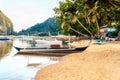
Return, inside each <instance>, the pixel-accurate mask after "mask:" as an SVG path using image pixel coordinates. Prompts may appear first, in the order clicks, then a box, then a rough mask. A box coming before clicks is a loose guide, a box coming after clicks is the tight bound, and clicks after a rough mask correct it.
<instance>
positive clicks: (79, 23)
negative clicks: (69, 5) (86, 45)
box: [77, 18, 93, 37]
mask: <svg viewBox="0 0 120 80" xmlns="http://www.w3.org/2000/svg"><path fill="white" fill-rule="evenodd" d="M77 22H78V23H79V24H80V25H81V27H82V28H84V29H85V30H86V31H87V32H88V33H89V34H90V35H91V37H93V34H92V33H91V32H90V31H89V30H88V29H87V28H86V27H85V26H84V25H83V24H82V23H81V22H80V21H79V20H78V18H77Z"/></svg>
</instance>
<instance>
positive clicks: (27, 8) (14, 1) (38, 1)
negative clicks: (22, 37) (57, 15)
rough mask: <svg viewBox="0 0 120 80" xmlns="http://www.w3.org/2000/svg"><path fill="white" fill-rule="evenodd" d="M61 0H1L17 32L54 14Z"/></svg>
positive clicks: (4, 10) (2, 6) (3, 8)
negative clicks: (54, 9)
mask: <svg viewBox="0 0 120 80" xmlns="http://www.w3.org/2000/svg"><path fill="white" fill-rule="evenodd" d="M59 1H60V0H0V10H1V11H2V12H3V13H4V14H5V15H6V16H7V17H9V18H10V19H11V20H12V22H13V25H14V30H15V31H16V32H18V31H20V30H22V29H27V28H29V27H31V26H33V25H35V24H37V23H42V22H44V21H45V20H47V19H48V18H50V17H53V16H54V11H53V8H55V7H58V6H59Z"/></svg>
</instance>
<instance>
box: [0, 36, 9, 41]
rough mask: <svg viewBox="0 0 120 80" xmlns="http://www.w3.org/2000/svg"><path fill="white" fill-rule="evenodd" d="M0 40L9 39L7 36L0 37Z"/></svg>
mask: <svg viewBox="0 0 120 80" xmlns="http://www.w3.org/2000/svg"><path fill="white" fill-rule="evenodd" d="M0 40H3V41H4V40H10V39H9V38H7V37H0Z"/></svg>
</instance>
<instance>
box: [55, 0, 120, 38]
mask: <svg viewBox="0 0 120 80" xmlns="http://www.w3.org/2000/svg"><path fill="white" fill-rule="evenodd" d="M54 11H55V14H56V16H57V17H58V19H59V20H60V21H61V27H62V28H63V31H65V32H68V33H71V31H72V33H73V32H77V33H78V34H80V35H83V36H86V37H93V36H94V35H95V34H99V29H100V28H101V27H102V26H103V25H108V26H109V27H112V23H113V22H114V23H115V24H117V23H119V22H120V1H119V0H64V1H60V3H59V7H56V8H54Z"/></svg>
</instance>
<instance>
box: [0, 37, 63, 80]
mask: <svg viewBox="0 0 120 80" xmlns="http://www.w3.org/2000/svg"><path fill="white" fill-rule="evenodd" d="M13 45H17V46H20V45H22V46H29V45H30V44H29V41H26V40H23V39H14V40H9V41H0V80H34V77H35V74H36V72H37V71H38V70H39V69H41V68H43V67H45V66H47V65H49V64H53V63H56V62H58V61H59V60H60V58H61V57H54V56H50V57H49V56H40V55H25V54H24V55H23V54H20V55H18V54H17V50H15V49H14V47H13Z"/></svg>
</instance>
